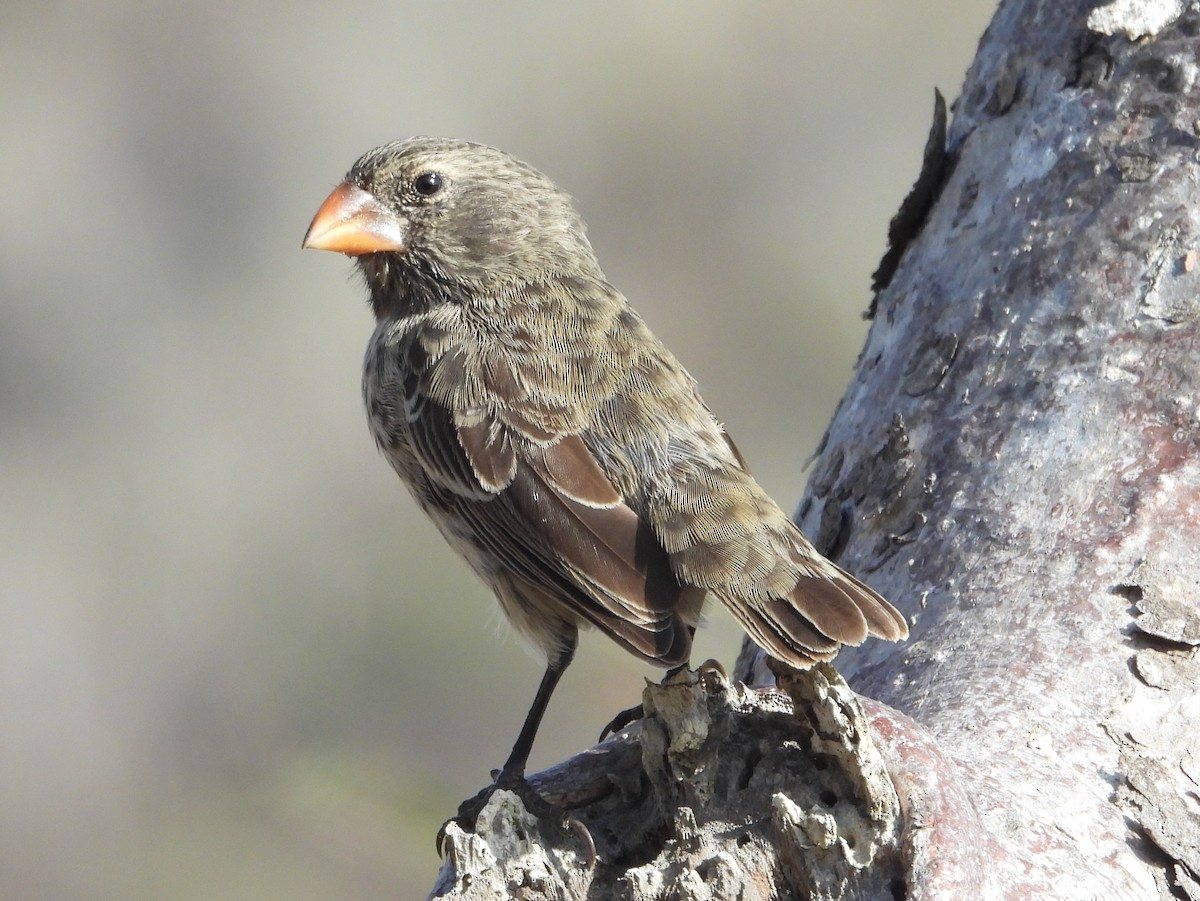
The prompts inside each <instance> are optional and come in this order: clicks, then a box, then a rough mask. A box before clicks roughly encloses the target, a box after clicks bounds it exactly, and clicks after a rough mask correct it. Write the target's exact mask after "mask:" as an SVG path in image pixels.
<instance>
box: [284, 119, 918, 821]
mask: <svg viewBox="0 0 1200 901" xmlns="http://www.w3.org/2000/svg"><path fill="white" fill-rule="evenodd" d="M304 246H305V247H312V248H317V249H319V250H332V251H337V252H340V253H345V254H348V255H350V256H353V257H354V258H355V259H356V261H357V264H358V268H359V270H360V271H361V273H362V276H363V278H364V280H365V281H366V285H367V290H368V292H369V295H370V302H371V307H372V309H373V310H374V312H375V319H376V322H377V326H376V329H375V334H374V335H373V336H372V338H371V343H370V344H369V345H368V347H367V354H366V359H365V362H364V371H363V398H364V400H365V402H366V406H367V416H368V419H369V420H370V426H371V432H372V434H373V435H374V437H375V441H376V443H377V444H378V445H379V448H380V450H381V451H382V452H383V454H384V455H385V456H386V457H387V459H388V461H389V462H390V463H391V464H392V466H393V468H395V470H396V472H398V473H399V474H400V477H401V478H402V479H403V480H404V482H405V484H407V485H408V487H409V489H410V490H411V491H412V493H413V495H414V496H415V497H416V499H417V502H418V503H419V504H420V505H421V508H422V509H423V510H424V511H425V512H426V513H427V514H428V515H429V516H430V517H431V518H432V519H433V521H434V522H435V523H436V524H437V526H438V528H439V529H440V530H441V532H442V534H443V535H445V537H446V540H447V541H449V542H450V544H451V545H453V546H454V547H455V548H456V549H457V550H458V551H459V553H461V554H462V555H463V556H464V557H466V559H467V562H469V563H470V564H471V567H472V568H473V569H474V570H475V572H477V573H478V574H479V576H480V577H481V578H482V579H483V581H484V582H486V583H487V584H488V585H489V586H490V587H491V589H492V590H493V591H494V592H495V593H496V597H497V599H498V600H499V602H500V606H501V607H502V608H503V609H504V613H505V615H506V616H507V617H508V619H509V620H510V621H511V622H512V624H513V626H515V627H516V629H517V631H518V632H520V633H521V634H522V635H524V636H525V637H526V638H528V639H529V640H530V641H532V642H533V643H534V644H535V645H536V646H538V647H539V648H541V650H542V651H544V652H545V654H546V657H547V661H548V662H547V666H546V672H545V675H544V676H543V678H542V682H541V686H540V687H539V689H538V692H537V696H536V697H535V699H534V702H533V705H532V707H531V708H530V711H529V714H528V716H527V718H526V720H525V724H524V727H523V728H522V730H521V733H520V736H519V738H518V739H517V742H516V745H515V746H514V747H513V750H512V754H511V755H510V756H509V758H508V761H507V762H506V763H505V764H504V767H503V768H502V769H501V771H500V774H499V776H498V778H497V779H496V786H493V789H491V790H494V788H495V787H498V786H504V787H510V788H516V789H518V790H521V791H522V793H527V792H528V786H527V784H526V783H525V779H524V771H525V764H526V760H527V758H528V756H529V751H530V748H531V746H532V744H533V739H534V735H535V734H536V732H537V728H538V724H539V723H540V721H541V718H542V714H543V712H544V711H545V708H546V704H547V703H548V702H549V700H550V695H551V694H552V692H553V691H554V687H555V685H556V684H557V682H558V680H559V678H560V677H561V676H562V674H563V671H564V670H565V669H566V667H567V665H568V664H569V663H570V662H571V658H572V656H573V655H574V652H575V645H576V639H577V633H578V630H579V627H580V626H585V625H593V626H596V627H597V628H599V629H600V630H601V631H602V632H604V633H605V634H606V635H608V636H609V637H610V638H612V639H613V640H614V641H616V642H617V643H618V644H620V645H621V646H622V647H624V648H625V649H627V650H628V651H630V652H631V653H633V654H636V655H637V656H638V657H641V658H642V659H643V660H647V661H650V662H651V663H655V664H658V665H660V666H664V667H678V666H681V665H684V664H686V662H687V660H688V654H689V651H690V648H691V643H692V634H693V632H694V630H695V626H696V623H697V621H698V619H699V616H700V608H701V605H702V604H703V602H704V599H705V597H706V596H707V595H709V594H711V595H714V596H715V597H717V598H718V599H719V600H720V601H721V602H722V603H724V604H725V606H726V607H728V608H729V610H730V611H731V612H732V613H733V615H734V616H735V617H736V618H737V620H738V622H740V623H741V624H742V626H743V627H744V628H745V630H746V631H747V632H748V633H749V634H750V637H751V638H753V640H754V641H755V642H757V643H758V644H759V645H760V646H761V647H762V648H763V649H764V650H765V651H766V652H767V653H768V654H770V655H771V656H772V657H776V658H778V659H779V660H781V661H784V662H785V663H788V664H790V665H792V666H795V667H807V666H810V665H811V664H812V663H814V662H815V661H818V660H828V659H829V658H830V657H832V656H833V655H834V654H835V653H836V652H837V649H838V647H839V646H840V645H842V644H859V643H860V642H862V641H863V640H864V639H865V638H866V637H867V636H868V635H876V636H879V637H882V638H887V639H892V640H898V639H901V638H903V637H905V636H906V635H907V634H908V627H907V625H906V623H905V621H904V618H903V617H902V616H901V615H900V614H899V613H898V612H897V611H896V610H895V609H894V608H893V607H892V606H891V605H890V604H888V603H887V602H886V601H885V600H884V599H883V598H881V597H880V596H879V595H878V594H876V593H875V592H874V591H872V590H871V589H870V588H868V587H867V586H866V585H864V584H862V583H861V582H859V581H858V580H857V579H855V578H854V577H853V576H851V575H848V574H847V573H845V572H843V571H842V570H840V569H839V568H838V567H836V566H835V565H834V564H832V563H830V562H829V561H828V560H826V559H825V558H824V557H822V556H821V555H820V554H818V553H817V551H816V550H815V549H814V548H813V546H812V545H811V544H809V542H808V541H807V540H806V539H805V538H804V536H803V535H801V534H800V531H799V529H797V528H796V526H795V525H794V524H793V523H792V522H791V520H789V519H788V517H787V516H786V515H785V514H784V513H783V511H782V510H781V509H780V508H779V507H778V506H777V505H776V504H775V502H774V501H772V500H771V499H770V498H769V497H768V496H767V495H766V493H765V492H764V491H763V490H762V488H760V487H759V485H758V483H757V482H755V481H754V479H753V478H752V477H751V476H750V474H749V473H748V472H747V471H746V467H745V465H744V463H743V462H742V459H741V456H740V455H739V454H738V451H737V449H736V448H735V447H734V445H733V443H732V441H730V439H729V438H728V436H727V435H726V434H725V431H724V429H723V428H722V427H721V425H720V423H718V422H717V420H716V419H714V418H713V415H712V413H711V412H709V409H708V407H707V406H705V404H704V401H703V400H701V398H700V395H699V394H698V393H697V390H696V383H695V381H694V380H693V379H692V377H691V376H689V375H688V373H687V372H686V371H685V370H684V368H683V367H682V366H680V365H679V363H678V362H677V361H676V359H675V357H673V356H672V355H671V353H670V351H668V350H667V349H666V347H664V346H663V345H662V343H660V342H659V340H658V339H657V338H655V337H654V335H653V334H652V333H651V332H650V329H648V328H647V327H646V324H645V323H644V322H643V321H642V319H641V317H640V316H638V314H637V313H636V312H634V310H633V309H632V308H631V307H630V306H629V303H628V302H627V301H626V300H625V298H624V297H623V296H622V295H621V293H620V292H619V291H618V290H617V289H616V288H614V287H613V286H612V285H610V284H609V283H608V282H607V281H606V280H605V278H604V274H603V273H602V272H601V271H600V265H599V264H598V263H597V262H596V257H595V255H594V254H593V252H592V248H591V245H590V244H589V243H588V240H587V238H586V236H585V234H584V224H583V220H582V219H581V218H580V217H579V214H578V212H576V210H575V207H574V205H573V203H572V201H571V199H570V198H569V197H568V196H567V195H566V194H564V193H563V192H562V191H560V190H558V188H556V187H555V186H554V185H553V184H552V183H551V182H550V181H549V180H548V179H547V178H546V177H545V176H543V175H542V174H541V173H539V172H537V171H536V170H534V169H533V168H531V167H530V166H528V165H526V164H525V163H522V162H520V161H519V160H517V159H515V158H514V157H512V156H510V155H508V154H507V153H504V152H502V151H499V150H495V149H493V148H490V147H484V146H481V145H478V144H469V143H467V142H464V141H456V140H446V139H435V138H423V137H422V138H413V139H411V140H408V141H401V142H398V143H395V144H388V145H387V146H384V147H380V148H378V149H376V150H372V151H371V152H370V153H368V154H366V155H365V156H364V157H362V159H360V160H359V161H358V162H357V163H355V164H354V167H353V168H352V169H351V170H350V173H349V174H348V175H347V176H346V179H345V180H344V181H343V182H342V183H341V184H340V185H339V186H338V187H337V188H336V189H335V190H334V191H333V193H332V194H330V195H329V198H328V199H327V200H326V201H325V203H324V204H323V205H322V206H321V208H320V209H319V210H318V211H317V214H316V216H315V218H314V219H313V221H312V225H311V226H310V227H309V230H308V234H307V235H306V236H305V238H304ZM491 790H489V791H491ZM460 813H462V811H460Z"/></svg>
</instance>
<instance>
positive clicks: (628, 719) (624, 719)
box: [600, 704, 646, 741]
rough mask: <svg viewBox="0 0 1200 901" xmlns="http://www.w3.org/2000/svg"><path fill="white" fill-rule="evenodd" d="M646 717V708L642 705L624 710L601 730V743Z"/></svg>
mask: <svg viewBox="0 0 1200 901" xmlns="http://www.w3.org/2000/svg"><path fill="white" fill-rule="evenodd" d="M645 715H646V708H645V707H643V706H642V705H641V704H638V705H637V706H636V707H630V708H628V709H626V710H622V711H621V712H620V713H618V714H617V715H616V716H614V717H613V718H612V719H611V720H609V721H608V724H607V725H606V726H605V727H604V728H603V729H601V730H600V741H604V739H606V738H608V737H609V736H610V735H616V734H617V733H618V732H620V731H621V730H622V729H624V728H625V727H626V726H628V725H629V724H630V723H636V722H637V721H638V720H640V719H642V718H643V717H644V716H645Z"/></svg>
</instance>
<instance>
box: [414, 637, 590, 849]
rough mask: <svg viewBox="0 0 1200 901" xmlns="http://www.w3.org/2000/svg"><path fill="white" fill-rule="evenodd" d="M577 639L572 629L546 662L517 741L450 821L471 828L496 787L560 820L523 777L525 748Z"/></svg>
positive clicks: (560, 815) (528, 748)
mask: <svg viewBox="0 0 1200 901" xmlns="http://www.w3.org/2000/svg"><path fill="white" fill-rule="evenodd" d="M577 643H578V633H577V632H576V631H575V630H574V629H572V630H571V633H570V635H569V636H567V638H566V640H565V641H564V643H563V649H562V651H561V652H560V653H559V655H558V656H557V657H556V658H554V659H553V660H551V661H550V662H549V663H548V664H547V665H546V672H545V673H544V674H543V675H542V683H541V685H539V686H538V690H537V694H536V695H534V697H533V704H532V705H531V706H530V708H529V713H527V714H525V724H524V725H523V726H522V727H521V734H520V735H518V736H517V743H516V744H515V745H513V749H512V753H510V754H509V755H508V760H506V761H505V762H504V766H502V767H501V768H500V770H499V772H496V771H493V773H492V778H493V779H494V780H495V781H494V782H493V784H491V785H489V786H488V787H487V788H485V789H484V790H483V791H481V792H480V793H479V794H477V795H475V797H473V798H470V799H468V800H466V801H463V802H462V804H460V805H459V808H458V815H457V816H455V817H454V819H453V821H452V822H456V823H458V825H459V826H461V827H462V828H463V829H466V830H471V829H474V828H475V820H476V819H478V817H479V812H480V811H481V810H483V808H484V805H485V804H487V802H488V800H489V799H490V798H491V797H492V795H493V794H495V793H496V791H497V790H498V789H501V788H503V789H506V790H507V791H511V792H513V793H515V794H516V795H517V796H518V797H520V799H521V800H522V801H523V802H524V804H525V809H526V810H528V811H529V812H530V813H532V814H533V815H534V816H537V817H541V818H542V819H554V818H558V819H559V820H562V819H563V818H564V814H563V812H562V811H561V810H559V809H558V808H557V807H555V806H554V805H553V804H551V803H550V802H548V801H547V800H546V799H545V798H543V797H542V796H541V795H539V794H538V793H537V792H536V791H534V790H533V786H532V785H530V784H529V782H528V781H526V779H525V764H526V763H527V762H528V761H529V752H530V751H531V750H532V749H533V740H534V738H536V737H537V731H538V726H540V725H541V724H542V716H543V715H544V714H545V713H546V706H547V705H548V704H549V703H550V696H551V695H552V694H554V688H555V686H557V685H558V680H559V679H561V678H562V674H563V673H564V672H566V669H567V667H568V666H570V665H571V660H572V659H574V657H575V645H576V644H577ZM445 831H446V826H445V825H443V826H442V828H441V829H440V830H438V836H437V847H438V853H439V854H440V853H441V852H442V838H443V836H444V835H445Z"/></svg>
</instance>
